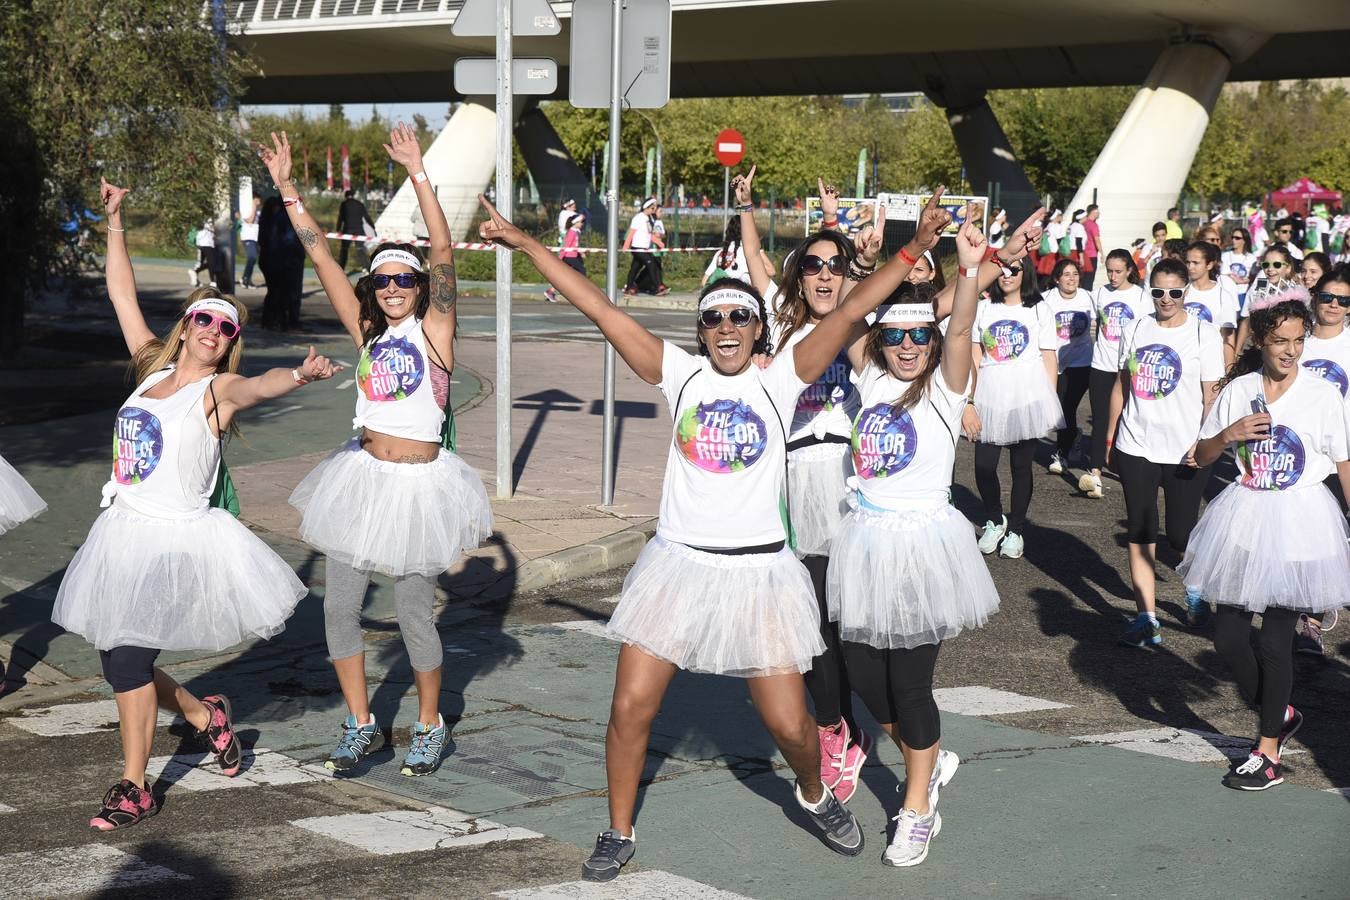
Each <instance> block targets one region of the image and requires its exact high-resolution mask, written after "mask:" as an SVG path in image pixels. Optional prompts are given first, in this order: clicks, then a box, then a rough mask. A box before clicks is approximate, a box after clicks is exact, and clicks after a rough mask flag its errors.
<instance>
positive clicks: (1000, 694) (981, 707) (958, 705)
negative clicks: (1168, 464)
mask: <svg viewBox="0 0 1350 900" xmlns="http://www.w3.org/2000/svg"><path fill="white" fill-rule="evenodd" d="M933 698H934V699H935V700H937V705H938V709H940V710H942V711H943V712H949V713H955V714H957V715H959V716H1001V715H1006V714H1008V713H1021V712H1035V711H1036V710H1041V709H1068V707H1069V705H1068V704H1067V703H1056V702H1055V701H1054V700H1042V699H1041V698H1039V697H1026V696H1023V695H1022V694H1014V693H1013V692H1012V691H1000V690H998V689H997V688H990V687H982V686H980V685H971V686H970V687H954V688H935V689H934V690H933Z"/></svg>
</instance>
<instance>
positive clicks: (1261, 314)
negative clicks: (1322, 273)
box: [1219, 288, 1313, 388]
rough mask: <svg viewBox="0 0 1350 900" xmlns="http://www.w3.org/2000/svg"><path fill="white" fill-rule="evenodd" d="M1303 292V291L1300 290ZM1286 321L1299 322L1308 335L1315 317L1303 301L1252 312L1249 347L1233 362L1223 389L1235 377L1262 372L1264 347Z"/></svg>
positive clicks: (1222, 383) (1284, 302)
mask: <svg viewBox="0 0 1350 900" xmlns="http://www.w3.org/2000/svg"><path fill="white" fill-rule="evenodd" d="M1300 290H1302V289H1301V288H1300ZM1285 319H1298V320H1299V321H1300V322H1302V323H1303V333H1304V334H1307V333H1308V332H1310V331H1311V330H1312V326H1313V315H1312V310H1311V309H1309V308H1308V305H1307V304H1306V303H1303V302H1301V301H1299V300H1281V301H1280V302H1279V303H1276V304H1275V305H1274V306H1271V307H1267V308H1265V309H1256V310H1252V313H1251V315H1250V316H1248V317H1247V321H1248V322H1249V323H1250V325H1251V333H1250V334H1249V335H1248V337H1247V346H1246V347H1244V348H1242V352H1241V353H1239V354H1238V356H1237V359H1235V360H1233V365H1232V366H1231V367H1230V368H1229V369H1228V374H1227V375H1225V376H1224V379H1223V381H1222V382H1220V383H1219V387H1220V388H1222V387H1224V386H1225V385H1227V384H1228V383H1229V382H1231V381H1233V379H1235V378H1241V377H1242V376H1243V375H1247V374H1249V373H1251V372H1258V371H1260V369H1261V345H1262V344H1264V343H1265V342H1266V338H1268V337H1270V333H1271V332H1272V331H1274V330H1275V329H1276V328H1279V327H1280V326H1281V325H1283V324H1284V321H1285Z"/></svg>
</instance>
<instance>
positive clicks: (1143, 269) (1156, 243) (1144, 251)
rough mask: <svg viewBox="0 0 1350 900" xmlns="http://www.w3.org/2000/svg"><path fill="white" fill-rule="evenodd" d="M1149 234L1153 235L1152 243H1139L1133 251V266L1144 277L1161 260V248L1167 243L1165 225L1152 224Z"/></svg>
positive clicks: (1162, 223)
mask: <svg viewBox="0 0 1350 900" xmlns="http://www.w3.org/2000/svg"><path fill="white" fill-rule="evenodd" d="M1149 234H1151V235H1153V243H1151V244H1149V243H1141V244H1140V246H1138V247H1136V248H1135V251H1134V264H1135V266H1137V267H1138V269H1139V271H1140V273H1141V274H1143V275H1144V276H1145V277H1147V276H1148V273H1149V272H1152V271H1153V267H1154V266H1155V265H1157V264H1158V260H1160V259H1162V258H1163V247H1164V245H1166V243H1167V223H1166V222H1154V223H1153V228H1151V229H1150V230H1149Z"/></svg>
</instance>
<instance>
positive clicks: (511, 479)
mask: <svg viewBox="0 0 1350 900" xmlns="http://www.w3.org/2000/svg"><path fill="white" fill-rule="evenodd" d="M512 107H513V103H512V98H511V4H510V3H498V4H497V209H498V210H500V211H501V214H502V217H503V218H505V219H506V220H507V221H510V220H511V219H512V218H513V217H514V206H515V204H514V203H513V202H512V201H513V200H514V199H515V198H514V197H513V194H514V193H515V190H514V188H513V186H512V184H511V181H512V179H511V163H512V158H511V157H512V154H511V149H512V143H511V141H512V129H511V126H512V123H513V122H514V119H515V117H514V115H513V109H512ZM496 390H497V496H498V497H499V498H501V499H510V497H511V495H512V494H513V493H515V476H514V475H513V473H512V471H511V251H510V250H505V249H503V248H501V247H498V248H497V384H496Z"/></svg>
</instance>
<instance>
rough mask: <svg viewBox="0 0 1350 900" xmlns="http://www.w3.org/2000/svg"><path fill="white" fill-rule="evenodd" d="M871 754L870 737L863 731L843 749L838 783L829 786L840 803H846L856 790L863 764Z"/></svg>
mask: <svg viewBox="0 0 1350 900" xmlns="http://www.w3.org/2000/svg"><path fill="white" fill-rule="evenodd" d="M871 753H872V736H871V735H870V734H868V733H867V732H865V731H860V732H858V735H857V738H856V739H855V740H850V741H849V744H848V746H847V747H846V748H845V749H844V758H843V759H842V760H841V761H840V775H839V781H838V783H836V784H832V785H830V790H832V791H834V796H835V797H836V798H838V800H839V802H840V803H847V802H848V801H849V799H850V798H852V796H853V792H854V791H856V790H857V789H858V779H859V778H861V777H862V767H863V763H865V762H867V757H868V756H869V755H870V754H871Z"/></svg>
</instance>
